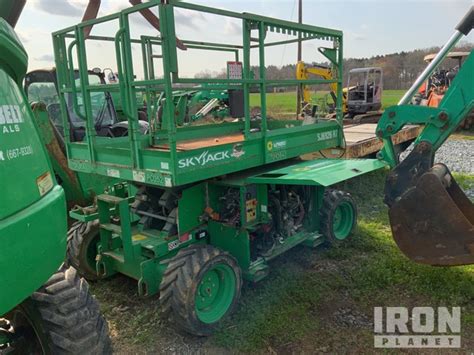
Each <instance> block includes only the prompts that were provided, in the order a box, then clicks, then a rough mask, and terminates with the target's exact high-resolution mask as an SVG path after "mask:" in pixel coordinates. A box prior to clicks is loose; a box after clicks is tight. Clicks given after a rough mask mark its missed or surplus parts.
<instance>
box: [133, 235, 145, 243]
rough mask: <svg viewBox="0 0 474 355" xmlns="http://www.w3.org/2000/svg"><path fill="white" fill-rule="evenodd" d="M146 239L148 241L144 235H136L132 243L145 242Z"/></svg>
mask: <svg viewBox="0 0 474 355" xmlns="http://www.w3.org/2000/svg"><path fill="white" fill-rule="evenodd" d="M145 239H148V237H147V236H144V235H143V234H135V235H134V236H133V237H132V241H133V242H139V241H142V240H145Z"/></svg>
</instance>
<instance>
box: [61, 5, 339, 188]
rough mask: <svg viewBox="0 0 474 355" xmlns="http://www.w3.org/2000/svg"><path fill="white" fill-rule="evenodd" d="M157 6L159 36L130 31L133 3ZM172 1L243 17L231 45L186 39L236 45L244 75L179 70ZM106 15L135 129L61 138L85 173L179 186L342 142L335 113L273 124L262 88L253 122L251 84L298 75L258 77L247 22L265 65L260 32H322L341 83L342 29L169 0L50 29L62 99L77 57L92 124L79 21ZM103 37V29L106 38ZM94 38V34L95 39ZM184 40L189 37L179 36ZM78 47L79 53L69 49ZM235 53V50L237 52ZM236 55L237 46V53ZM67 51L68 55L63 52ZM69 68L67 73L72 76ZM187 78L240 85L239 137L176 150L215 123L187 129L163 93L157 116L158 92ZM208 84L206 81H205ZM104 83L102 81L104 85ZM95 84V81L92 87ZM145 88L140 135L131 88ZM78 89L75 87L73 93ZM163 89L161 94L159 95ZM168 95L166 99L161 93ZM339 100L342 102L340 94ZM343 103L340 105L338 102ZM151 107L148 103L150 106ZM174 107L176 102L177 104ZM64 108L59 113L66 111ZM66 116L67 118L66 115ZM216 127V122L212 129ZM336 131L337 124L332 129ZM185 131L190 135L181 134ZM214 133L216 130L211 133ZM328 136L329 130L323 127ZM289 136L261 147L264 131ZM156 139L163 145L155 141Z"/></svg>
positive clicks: (199, 85)
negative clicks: (277, 145)
mask: <svg viewBox="0 0 474 355" xmlns="http://www.w3.org/2000/svg"><path fill="white" fill-rule="evenodd" d="M145 7H146V8H154V9H155V10H156V9H157V10H158V14H159V17H160V23H161V37H160V38H158V39H156V38H155V39H150V37H146V36H141V37H140V38H130V33H129V32H130V31H129V27H128V17H129V15H130V14H132V13H134V12H136V11H138V10H139V9H140V8H145ZM176 8H186V9H193V10H197V11H201V12H208V13H211V14H219V15H224V16H230V17H233V18H235V19H239V20H241V21H242V24H243V39H242V43H241V44H239V45H229V44H226V43H205V42H197V43H196V42H194V43H190V44H191V45H194V46H198V47H201V48H204V49H206V50H208V51H212V50H228V51H231V52H232V51H233V52H236V53H241V57H242V58H243V77H242V78H241V79H196V78H183V77H181V76H180V75H179V72H178V67H177V59H176V58H177V49H176V43H175V40H174V38H175V37H174V32H175V19H174V11H175V9H176ZM111 19H119V21H120V28H119V30H118V32H117V34H116V36H115V38H109V39H108V40H114V41H115V44H116V56H117V63H118V72H119V77H120V84H119V91H120V97H121V103H122V106H123V109H124V112H125V114H126V116H127V119H128V122H129V125H130V127H132V129H131V130H130V134H129V137H128V139H125V140H119V139H117V140H116V142H114V143H113V144H110V139H105V140H104V139H101V137H96V136H95V135H94V133H93V132H92V131H91V130H88V133H87V137H88V138H87V140H85V141H84V142H70V141H66V144H67V146H68V159H69V165H70V166H71V167H72V169H74V170H76V171H83V172H86V173H97V174H100V175H109V176H110V175H111V174H112V175H114V176H118V177H120V179H123V180H128V181H137V182H145V183H147V184H150V185H155V186H161V187H171V186H179V185H183V184H187V183H191V182H196V181H201V180H203V179H207V178H210V177H214V176H220V175H223V174H228V173H231V172H234V171H240V170H243V169H247V168H251V167H255V166H260V165H262V164H266V163H271V162H274V161H281V160H285V159H288V158H291V157H295V156H298V155H301V154H304V153H308V152H313V151H317V150H320V149H325V148H329V147H334V146H338V145H340V144H341V143H342V134H341V133H340V132H341V130H340V125H339V124H338V122H336V121H332V122H324V123H318V124H311V125H307V126H302V125H301V122H300V121H297V120H294V119H293V120H292V121H293V126H294V127H293V128H287V127H284V128H281V129H272V128H271V123H270V121H269V120H268V118H267V115H266V101H265V100H266V98H265V96H266V95H261V98H262V99H261V100H262V102H261V107H262V120H261V122H260V123H257V127H254V126H255V124H254V123H251V122H250V107H249V104H248V103H249V93H250V87H251V86H252V85H258V86H259V87H260V90H261V91H262V92H265V90H266V87H267V86H268V85H277V86H292V85H296V84H300V83H301V81H299V80H268V79H266V75H265V70H260V77H259V78H253V76H252V74H251V70H250V61H249V53H250V42H251V36H250V32H251V31H252V29H257V30H258V38H259V51H260V53H261V55H260V63H259V64H260V66H261V68H263V67H264V65H265V58H264V57H265V56H264V48H265V47H266V46H267V45H268V44H270V42H268V41H266V40H265V37H266V36H265V34H266V32H267V31H275V32H280V33H288V34H292V35H298V34H301V36H302V37H303V38H306V37H308V36H312V37H314V38H319V39H323V40H327V41H329V42H330V43H332V44H334V48H333V49H332V50H333V52H332V53H333V54H334V55H332V56H331V58H332V59H333V57H334V59H333V61H334V69H335V70H334V71H335V73H336V76H335V79H334V80H330V82H336V83H337V84H338V86H339V87H340V89H341V90H342V60H341V59H342V32H340V31H336V30H331V29H325V28H321V27H316V26H309V25H302V24H297V23H291V22H288V21H281V20H277V19H272V18H268V17H262V16H257V15H252V14H240V13H235V12H229V11H223V10H218V9H213V8H209V7H205V6H198V5H194V4H187V3H181V2H178V1H170V2H169V3H162V2H160V1H150V2H148V3H146V4H144V5H141V6H140V7H133V8H130V9H127V10H124V11H122V12H121V13H119V14H115V15H111V16H109V17H107V18H102V19H96V20H93V21H88V22H86V23H81V24H79V25H77V26H74V27H72V28H68V29H65V30H62V31H58V32H55V33H54V34H53V43H54V46H55V54H56V65H57V70H58V78H59V81H60V85H59V86H60V87H61V88H62V89H61V92H60V98H61V100H62V101H63V107H64V106H65V100H64V98H65V95H66V94H70V93H72V95H75V93H74V92H75V91H77V90H76V87H75V85H72V81H71V80H70V79H68V73H72V72H73V71H74V69H75V68H74V65H73V63H74V62H75V61H76V62H77V63H78V64H79V72H80V74H81V75H80V77H81V86H80V92H81V93H82V96H83V97H84V103H85V106H86V115H85V119H86V121H87V123H88V127H90V126H91V125H90V123H89V122H90V121H91V117H90V113H89V112H87V107H88V106H90V97H88V96H90V93H91V91H92V89H91V88H90V86H89V83H88V80H87V77H86V76H85V75H83V74H84V73H85V72H86V70H87V66H86V65H85V63H87V53H86V50H85V44H84V38H82V37H83V36H82V32H83V31H82V29H83V28H84V26H87V25H88V24H92V23H102V22H107V21H110V20H111ZM71 37H72V38H74V40H73V42H71V43H72V44H71V45H70V50H67V48H66V44H65V43H66V40H69V39H70V38H71ZM103 38H104V37H101V39H103ZM97 40H98V39H97ZM132 42H133V43H141V44H142V50H143V51H144V52H143V57H144V58H145V59H144V64H145V66H146V68H145V69H146V70H145V80H137V79H136V78H135V76H134V75H135V74H134V67H133V57H132V51H131V49H130V48H131V43H132ZM184 43H186V41H184ZM153 46H155V47H156V46H158V47H161V48H160V49H161V53H160V54H159V55H154V54H153V53H154V52H153ZM73 49H77V53H76V54H77V56H76V55H75V54H74V50H73ZM154 56H158V57H160V58H159V59H161V62H162V63H161V65H162V71H163V72H164V75H163V78H160V79H157V78H155V76H154V75H153V73H152V71H153V68H155V67H156V66H157V63H154V60H153V59H154ZM236 56H237V55H236ZM239 56H240V54H239ZM61 58H67V59H68V60H62V59H61ZM70 76H71V75H70V74H69V77H70ZM328 82H329V81H328V80H314V81H310V82H309V81H308V82H305V83H306V84H315V83H328ZM183 84H192V85H193V87H192V88H189V89H184V91H194V92H195V91H196V90H199V91H202V90H205V89H206V86H208V85H210V84H215V85H216V87H213V88H214V89H216V90H221V89H223V88H228V89H230V88H232V89H241V90H243V91H244V103H245V104H244V119H243V120H242V121H240V122H238V124H236V125H235V126H234V128H235V129H234V130H233V131H232V132H227V134H234V135H239V134H241V132H243V136H242V138H241V139H240V140H237V141H234V142H233V143H229V144H220V145H215V146H212V147H209V148H204V147H202V148H198V149H192V150H186V151H182V150H177V149H176V146H177V145H178V144H182V143H183V142H184V143H185V141H186V140H192V139H197V138H200V139H201V138H203V137H206V136H210V134H209V133H208V132H214V134H215V133H216V130H214V129H213V128H212V125H205V126H203V127H200V128H195V129H194V130H184V129H183V128H180V127H179V126H178V125H177V124H176V120H175V114H176V111H178V112H180V111H182V107H183V106H182V105H178V106H175V105H176V104H177V102H175V103H174V104H172V102H171V101H170V100H167V101H166V102H165V103H164V104H163V115H162V119H161V122H159V123H157V122H154V121H155V117H154V116H152V115H153V114H154V113H155V112H156V111H157V109H156V106H157V105H159V104H160V105H161V103H158V102H157V101H158V98H159V97H164V98H167V97H168V98H171V97H174V93H175V87H176V86H177V85H183ZM203 84H205V85H203ZM107 86H108V85H104V88H103V89H104V90H107ZM94 89H96V88H94ZM137 92H143V93H144V94H145V96H146V100H147V110H148V120H149V121H150V122H152V125H151V127H152V129H150V131H149V133H148V136H144V135H141V134H140V133H139V132H138V131H137V130H136V129H135V128H133V127H135V126H136V124H137V120H138V118H137V115H136V112H137V104H136V94H137ZM76 95H77V94H76ZM161 95H164V96H161ZM165 100H166V99H165ZM339 101H341V102H340V104H341V103H342V100H339ZM339 106H340V105H339ZM148 107H150V108H148ZM177 109H178V110H177ZM63 116H64V115H63ZM63 119H65V118H63ZM338 119H339V123H340V120H342V114H341V112H338ZM219 129H220V128H217V131H218V130H219ZM336 131H337V132H336ZM324 132H336V133H334V136H331V138H329V139H323V140H318V138H317V137H318V134H319V135H320V136H325V134H321V133H324ZM182 134H185V135H186V136H187V138H186V139H185V138H182ZM216 136H219V135H218V134H216ZM326 136H327V135H326ZM286 137H288V138H287V140H288V145H287V148H281V149H280V151H278V152H276V151H268V150H267V149H266V147H267V146H268V144H269V141H270V140H269V139H270V138H271V139H273V140H275V139H280V140H281V139H283V138H286ZM156 147H165V148H164V149H156Z"/></svg>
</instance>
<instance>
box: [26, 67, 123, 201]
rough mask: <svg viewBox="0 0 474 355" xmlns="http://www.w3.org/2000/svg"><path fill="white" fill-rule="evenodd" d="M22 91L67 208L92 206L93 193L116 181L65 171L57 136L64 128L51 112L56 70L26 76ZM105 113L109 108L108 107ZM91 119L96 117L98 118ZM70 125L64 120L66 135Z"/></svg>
mask: <svg viewBox="0 0 474 355" xmlns="http://www.w3.org/2000/svg"><path fill="white" fill-rule="evenodd" d="M89 75H90V77H91V78H92V80H95V81H97V82H102V83H105V81H101V80H102V79H101V77H100V76H99V75H98V74H96V73H93V72H92V71H90V72H89ZM76 77H77V74H76ZM75 80H77V78H76V79H75ZM35 84H39V85H43V86H45V85H49V86H50V88H51V90H50V91H45V90H44V89H43V92H38V93H36V92H35V89H36V87H35ZM24 89H25V93H26V95H27V96H28V99H29V101H30V103H31V104H32V111H33V114H34V117H35V119H36V124H37V126H38V129H39V133H40V137H41V139H42V141H43V143H44V145H45V147H46V149H47V152H48V155H49V158H50V161H51V164H52V166H53V171H54V174H55V175H56V177H57V179H58V181H59V182H60V184H61V186H62V187H63V189H64V191H65V193H66V200H67V201H68V206H70V207H72V206H75V205H80V206H85V205H87V204H89V203H92V202H93V199H94V197H95V196H96V194H97V193H101V192H102V191H104V190H105V189H106V188H107V187H108V186H110V185H113V184H114V183H116V182H117V181H116V180H115V179H112V178H109V177H105V176H102V175H97V174H85V173H80V172H74V171H72V170H71V169H70V168H69V167H68V161H67V156H66V148H65V146H64V138H63V136H62V135H61V134H62V133H63V131H64V126H63V123H62V120H61V118H60V117H57V116H58V115H59V116H60V113H59V112H58V111H57V109H56V108H55V107H56V106H57V105H59V102H58V100H57V99H56V97H55V96H54V94H55V93H57V81H56V70H55V69H54V68H53V69H50V70H35V71H31V72H28V73H27V75H26V77H25V85H24ZM56 95H57V94H56ZM98 96H99V97H98V99H96V102H97V105H96V107H101V106H102V102H103V101H104V98H103V97H102V96H101V95H98ZM108 109H111V108H110V107H108ZM100 111H101V110H100V109H95V110H94V112H100ZM95 116H96V117H97V116H98V114H96V115H95ZM59 121H61V122H59ZM75 123H76V122H75ZM76 124H77V123H76ZM71 125H72V123H71V122H70V120H69V119H68V125H67V127H68V131H69V129H71Z"/></svg>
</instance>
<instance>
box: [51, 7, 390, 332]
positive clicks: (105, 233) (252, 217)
mask: <svg viewBox="0 0 474 355" xmlns="http://www.w3.org/2000/svg"><path fill="white" fill-rule="evenodd" d="M144 8H151V9H152V10H153V11H156V13H157V14H158V16H159V19H160V27H161V33H160V35H159V36H156V37H150V36H141V37H139V38H132V37H131V30H130V26H129V21H130V20H129V17H130V15H131V14H133V13H135V12H137V11H139V10H140V9H144ZM176 9H181V10H189V11H197V12H201V13H207V14H214V15H220V16H224V17H227V18H231V19H232V20H233V21H240V23H241V24H242V28H243V31H242V43H240V44H228V43H206V42H195V41H185V40H183V43H184V44H185V45H186V46H187V47H188V48H192V49H199V50H205V51H209V52H210V55H212V52H213V51H224V52H230V53H233V55H235V62H234V64H236V65H237V67H238V66H241V68H242V70H241V75H240V76H239V75H237V76H236V75H233V76H229V78H227V79H197V78H185V77H181V76H180V74H179V70H178V59H177V58H178V56H179V55H180V53H179V52H178V51H177V48H176V39H175V38H176V35H175V17H174V13H175V10H176ZM99 24H108V25H109V26H116V28H117V32H116V35H115V36H114V37H106V36H94V35H91V36H89V37H88V38H87V40H86V39H85V38H84V32H83V29H84V28H85V27H87V26H91V25H99ZM270 32H276V33H283V34H287V35H289V36H292V38H291V39H289V40H285V41H278V42H275V41H273V42H272V41H270V40H268V39H267V36H266V34H267V33H270ZM298 38H300V39H301V40H303V41H305V40H311V39H319V40H325V41H326V43H327V44H328V46H327V48H323V49H322V50H321V51H322V53H323V54H324V55H325V57H326V58H327V60H328V61H329V62H330V63H331V65H332V67H333V72H334V73H335V77H334V79H331V80H321V79H314V80H306V81H304V84H305V85H313V84H327V83H337V85H338V90H337V105H336V112H337V119H336V120H321V121H318V122H305V124H303V121H300V120H297V119H295V118H292V117H289V118H288V119H286V120H272V119H270V118H269V117H267V105H266V92H267V87H268V86H296V85H299V84H301V83H303V82H302V81H299V80H269V79H267V78H266V73H265V50H266V49H267V48H268V47H272V46H278V45H281V46H282V45H285V44H287V43H296V42H297V41H298ZM86 41H109V42H112V43H113V44H114V45H115V55H116V59H117V66H118V76H119V78H120V81H119V83H118V84H107V85H93V84H91V83H89V82H88V75H87V68H88V59H87V55H88V52H87V50H86V45H85V43H86ZM53 43H54V51H55V58H56V67H57V74H58V84H59V85H58V86H59V88H60V93H59V96H60V103H61V110H62V112H63V122H64V127H66V129H65V132H64V136H65V144H66V151H67V155H68V162H69V166H70V167H71V168H72V169H73V170H75V171H79V172H83V173H93V174H99V175H103V176H109V177H113V178H116V179H119V180H121V181H123V183H119V184H115V185H114V186H113V187H112V188H110V189H109V191H108V192H107V193H105V194H102V195H99V196H98V198H97V204H96V205H94V206H91V207H89V208H87V209H76V210H73V211H71V213H70V216H71V217H73V218H75V219H77V220H79V221H81V222H83V226H84V227H83V228H82V229H81V231H80V232H78V231H76V232H75V233H74V235H72V242H71V245H72V246H74V248H76V250H79V249H80V250H81V252H80V253H79V254H78V253H76V252H73V254H74V257H73V258H72V259H73V263H74V264H75V266H77V267H78V268H79V269H80V270H81V271H82V272H83V274H85V275H87V276H89V277H94V278H103V277H109V276H112V275H114V274H117V273H122V274H125V275H127V276H129V277H131V278H133V279H136V280H137V281H138V293H139V294H140V295H143V296H151V295H155V294H158V293H159V294H160V301H161V303H162V309H163V312H165V314H166V315H167V316H168V317H169V319H170V320H171V321H172V322H173V323H174V324H176V325H178V326H179V327H180V328H182V329H184V330H186V331H188V332H191V333H193V334H198V335H207V334H210V333H211V332H212V330H213V329H214V328H215V326H216V325H217V324H218V323H219V321H220V320H221V319H222V318H223V317H224V316H226V315H228V314H229V313H230V312H231V311H232V310H233V309H234V307H235V305H236V304H237V302H238V298H239V295H240V289H241V285H242V278H243V279H245V280H249V281H252V282H255V281H259V280H261V279H263V278H264V277H265V276H267V275H268V272H269V264H268V262H269V260H271V259H272V258H274V257H276V256H278V255H281V254H282V253H284V252H285V251H287V250H289V249H291V248H293V247H294V246H296V245H300V244H304V245H307V246H310V247H314V246H317V245H319V244H321V243H323V242H324V241H327V242H329V243H338V242H340V241H342V240H344V239H346V238H347V237H348V236H349V235H350V234H351V231H352V230H353V228H354V226H355V224H356V215H357V211H356V207H355V204H354V201H353V200H352V198H351V196H350V195H349V194H347V193H345V192H342V191H338V190H334V189H331V188H328V187H330V186H331V185H334V184H336V183H339V182H341V181H344V180H347V179H350V178H352V177H355V176H359V175H362V174H365V173H367V172H370V171H373V170H376V169H379V168H381V167H383V166H385V165H384V163H382V162H380V161H377V160H337V159H333V160H331V159H323V160H314V161H301V160H298V157H299V156H301V155H303V154H306V153H310V152H316V151H319V150H322V149H328V148H332V147H341V146H343V144H344V137H343V133H342V111H341V108H342V50H343V38H342V32H341V31H338V30H332V29H326V28H321V27H315V26H310V25H306V24H297V23H293V22H288V21H282V20H278V19H273V18H269V17H264V16H258V15H254V14H248V13H243V14H241V13H235V12H231V11H225V10H218V9H215V8H209V7H205V6H198V5H194V4H189V3H185V2H178V1H174V0H170V1H166V2H165V1H156V0H155V1H149V2H147V3H145V4H141V5H138V6H134V7H132V8H130V9H126V10H123V11H121V12H119V13H116V14H112V15H108V16H106V17H103V18H99V19H95V20H91V21H88V22H84V23H81V24H79V25H77V26H73V27H69V28H66V29H64V30H61V31H57V32H55V33H54V34H53ZM132 45H133V46H137V45H139V46H140V48H141V49H142V51H141V56H142V62H143V68H144V78H143V79H138V78H136V76H135V72H134V70H135V66H136V63H137V60H139V55H138V58H137V56H135V55H136V53H137V52H136V51H134V52H132ZM135 48H136V47H135ZM251 50H254V51H257V52H258V53H259V62H258V66H259V71H258V77H256V78H254V77H253V75H252V74H251V67H250V51H251ZM240 60H241V61H240ZM158 67H159V68H160V69H161V71H162V72H163V73H164V75H162V76H157V75H155V69H156V68H158ZM75 70H79V78H80V83H79V84H75V80H74V77H75V76H74V72H75ZM234 74H235V72H234ZM209 85H212V88H213V89H214V90H228V89H229V90H232V94H231V93H230V92H229V95H235V97H234V98H232V99H231V100H230V101H232V102H233V104H234V107H231V111H234V112H239V111H240V112H241V114H240V116H239V117H238V118H239V119H237V120H234V121H231V122H223V123H219V124H206V125H186V126H180V125H179V124H178V122H177V112H179V110H178V108H177V106H176V105H177V101H176V100H174V99H173V98H174V96H173V92H175V90H177V89H179V90H181V91H190V92H191V91H196V90H201V89H205V88H208V87H209ZM255 87H256V88H258V89H259V91H260V93H261V95H260V100H261V105H260V106H261V115H260V116H261V119H258V120H253V119H251V114H250V107H249V106H250V105H249V94H250V90H251V89H252V88H255ZM101 91H108V92H112V93H115V95H117V94H119V95H120V98H121V106H122V108H123V111H124V113H125V115H126V117H127V120H128V127H129V134H128V136H127V137H117V138H109V137H100V136H97V135H96V130H95V129H94V125H93V115H92V102H91V94H92V93H94V92H101ZM139 93H141V94H143V95H144V97H145V98H146V102H147V119H148V122H149V127H150V129H149V130H148V132H147V133H146V134H142V133H140V131H139V129H138V119H139V117H138V116H139V115H138V113H137V112H138V108H137V106H136V105H137V103H136V97H137V94H139ZM70 96H72V97H73V100H72V101H73V106H74V107H73V108H74V110H75V112H76V114H77V115H79V116H81V117H82V118H83V120H84V121H85V123H86V135H85V137H84V139H82V140H77V139H73V138H72V137H71V136H70V135H69V130H68V129H67V128H68V124H69V123H68V120H67V115H66V114H65V113H66V111H67V109H68V106H67V102H68V101H67V98H68V97H70ZM78 97H80V98H81V103H82V105H81V106H80V105H79V103H78V102H79V100H78ZM239 97H240V101H239ZM170 98H171V99H170ZM234 99H235V100H234ZM239 102H240V104H239ZM231 105H232V104H231ZM233 108H234V109H235V110H233ZM306 123H307V124H306ZM131 186H134V187H135V188H136V189H137V191H138V192H137V193H136V194H131V193H130V188H131ZM97 219H98V222H97Z"/></svg>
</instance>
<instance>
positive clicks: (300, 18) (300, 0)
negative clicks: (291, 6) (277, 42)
mask: <svg viewBox="0 0 474 355" xmlns="http://www.w3.org/2000/svg"><path fill="white" fill-rule="evenodd" d="M298 23H303V0H298ZM301 60H302V43H301V32H299V33H298V58H297V61H298V62H300V61H301ZM301 92H302V90H301V84H298V89H297V92H296V100H297V102H296V115H297V116H298V117H299V115H300V113H301V100H302V98H301Z"/></svg>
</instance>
